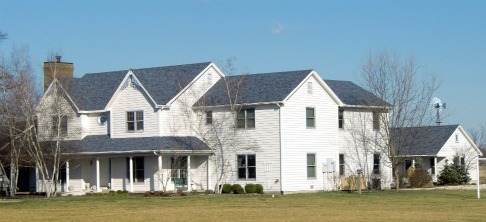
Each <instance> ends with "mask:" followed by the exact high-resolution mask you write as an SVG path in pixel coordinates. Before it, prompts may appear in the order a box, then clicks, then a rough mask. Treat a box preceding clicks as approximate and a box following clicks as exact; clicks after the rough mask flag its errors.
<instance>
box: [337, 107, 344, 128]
mask: <svg viewBox="0 0 486 222" xmlns="http://www.w3.org/2000/svg"><path fill="white" fill-rule="evenodd" d="M338 124H339V129H343V128H344V110H342V109H339V110H338Z"/></svg>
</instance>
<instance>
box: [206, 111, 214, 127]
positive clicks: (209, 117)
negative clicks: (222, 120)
mask: <svg viewBox="0 0 486 222" xmlns="http://www.w3.org/2000/svg"><path fill="white" fill-rule="evenodd" d="M206 124H207V125H211V124H213V111H206Z"/></svg>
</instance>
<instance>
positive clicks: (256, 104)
mask: <svg viewBox="0 0 486 222" xmlns="http://www.w3.org/2000/svg"><path fill="white" fill-rule="evenodd" d="M277 104H284V102H283V101H272V102H257V103H239V104H233V106H260V105H277ZM230 106H232V105H229V104H225V105H214V106H193V107H192V109H196V110H197V109H209V108H213V109H214V108H225V107H230Z"/></svg>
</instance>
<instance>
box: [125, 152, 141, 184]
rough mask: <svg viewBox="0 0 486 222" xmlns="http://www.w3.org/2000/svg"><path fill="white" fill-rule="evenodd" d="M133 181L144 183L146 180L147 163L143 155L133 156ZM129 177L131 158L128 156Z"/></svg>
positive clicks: (128, 174)
mask: <svg viewBox="0 0 486 222" xmlns="http://www.w3.org/2000/svg"><path fill="white" fill-rule="evenodd" d="M132 161H133V171H132V172H133V181H134V182H137V183H143V182H144V180H145V170H144V169H145V165H144V159H143V157H133V158H132ZM127 179H129V180H130V158H127Z"/></svg>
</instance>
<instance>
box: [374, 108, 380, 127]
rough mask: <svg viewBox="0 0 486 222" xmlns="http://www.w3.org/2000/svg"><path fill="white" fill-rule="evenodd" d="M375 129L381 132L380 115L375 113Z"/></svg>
mask: <svg viewBox="0 0 486 222" xmlns="http://www.w3.org/2000/svg"><path fill="white" fill-rule="evenodd" d="M373 129H374V130H379V129H380V113H379V112H373Z"/></svg>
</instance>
